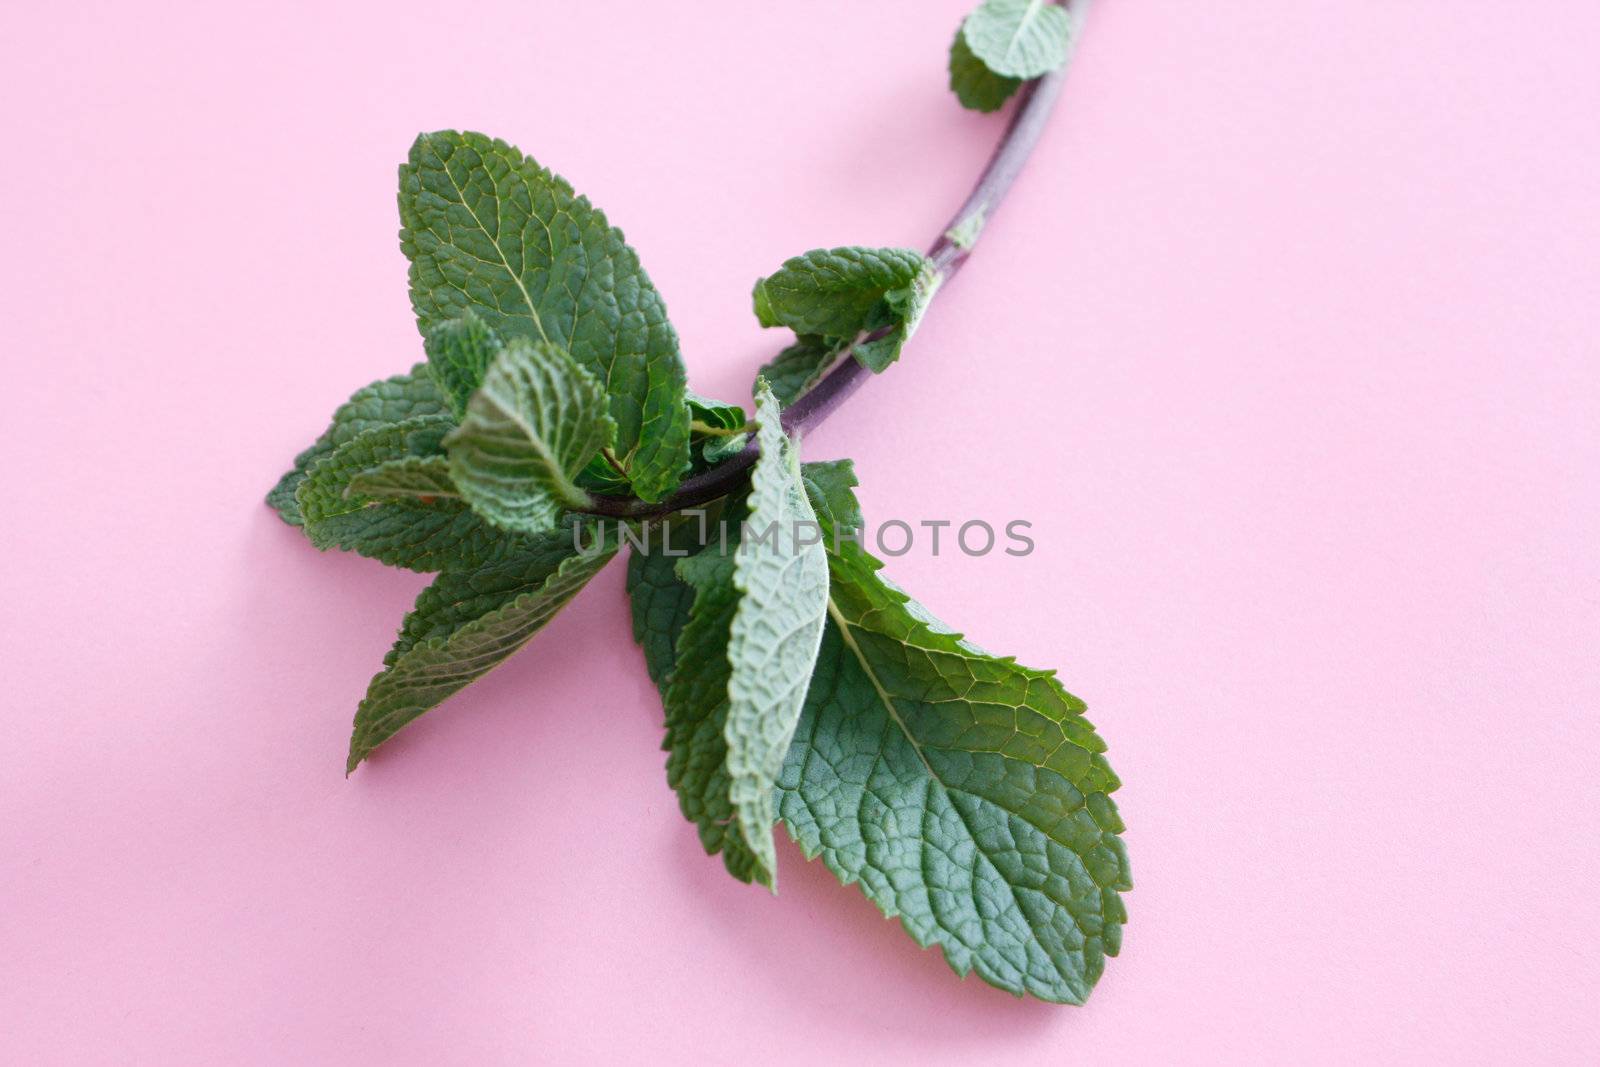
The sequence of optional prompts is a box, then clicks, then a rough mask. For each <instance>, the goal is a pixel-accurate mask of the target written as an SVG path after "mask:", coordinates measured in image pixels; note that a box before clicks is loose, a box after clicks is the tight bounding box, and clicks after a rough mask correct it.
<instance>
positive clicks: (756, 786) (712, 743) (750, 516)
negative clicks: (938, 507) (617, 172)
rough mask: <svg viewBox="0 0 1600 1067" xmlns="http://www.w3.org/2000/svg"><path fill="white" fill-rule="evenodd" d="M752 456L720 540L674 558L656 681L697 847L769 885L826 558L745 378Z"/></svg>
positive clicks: (790, 462) (792, 467)
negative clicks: (743, 491) (678, 610)
mask: <svg viewBox="0 0 1600 1067" xmlns="http://www.w3.org/2000/svg"><path fill="white" fill-rule="evenodd" d="M756 417H757V419H758V421H759V422H760V424H761V426H760V430H759V437H760V442H761V456H760V458H759V459H758V460H757V461H756V467H755V471H754V473H753V474H752V475H751V482H750V492H749V495H748V496H747V497H746V499H745V502H744V505H743V506H744V509H745V511H746V512H747V517H746V518H745V519H744V521H743V523H742V524H741V526H740V530H741V533H740V536H739V537H738V538H737V544H736V546H733V547H732V549H731V551H728V552H724V551H722V550H721V546H720V545H718V546H716V547H712V548H708V549H706V550H705V551H702V552H700V553H699V554H698V555H695V556H692V557H690V558H688V559H685V560H684V561H682V563H680V564H679V568H678V570H679V574H680V576H681V577H683V578H684V579H685V580H686V581H687V582H688V583H689V584H690V585H691V586H693V587H694V590H695V596H694V600H693V605H692V607H691V609H690V612H689V618H688V622H687V624H686V625H685V626H684V627H683V629H682V633H681V637H680V643H679V647H678V652H677V656H678V658H677V669H676V670H675V671H674V672H673V674H672V676H671V680H670V683H669V685H668V687H667V695H666V701H665V703H666V709H667V742H666V744H667V748H668V751H669V752H671V757H670V758H669V760H668V779H669V781H670V782H671V783H672V786H673V788H674V789H676V790H677V791H678V795H679V798H680V802H681V804H682V807H683V811H684V814H685V815H686V816H687V817H688V818H690V819H691V820H693V821H695V822H696V823H697V824H698V825H699V827H700V839H701V842H702V843H703V844H704V845H705V847H706V849H707V851H709V852H718V851H721V852H722V853H723V860H724V863H725V864H726V865H727V867H728V870H729V872H730V873H732V874H733V875H734V877H736V878H739V879H740V880H742V881H751V880H754V881H759V882H761V883H762V884H764V885H767V886H773V885H775V884H776V869H777V858H776V854H775V851H774V848H773V843H772V824H773V821H774V818H775V808H774V800H773V786H774V783H775V781H776V778H777V774H778V772H779V770H780V769H781V768H782V766H783V758H784V753H785V752H787V751H788V748H789V743H790V741H791V740H792V738H793V736H794V728H795V724H796V723H797V722H798V721H799V716H800V709H801V705H802V704H803V702H804V699H805V692H806V686H807V685H808V684H809V681H810V678H811V668H812V664H813V661H814V660H815V658H816V654H817V643H818V641H819V640H820V638H821V633H822V622H823V619H824V617H825V615H826V611H827V597H828V574H827V561H826V558H825V557H824V555H823V552H822V547H821V544H820V537H821V531H820V528H819V527H818V526H817V523H816V515H815V513H814V512H813V511H812V508H811V504H810V502H809V501H808V500H807V498H806V494H805V490H804V488H803V486H802V484H801V481H800V466H799V462H798V459H797V457H796V455H795V453H794V446H793V445H792V444H791V443H790V442H789V440H788V438H787V437H785V436H784V433H783V428H782V426H781V424H780V422H779V418H778V402H777V399H776V398H775V397H774V396H773V395H772V391H771V390H770V389H769V388H768V387H767V386H766V383H765V382H764V381H760V380H758V381H757V392H756Z"/></svg>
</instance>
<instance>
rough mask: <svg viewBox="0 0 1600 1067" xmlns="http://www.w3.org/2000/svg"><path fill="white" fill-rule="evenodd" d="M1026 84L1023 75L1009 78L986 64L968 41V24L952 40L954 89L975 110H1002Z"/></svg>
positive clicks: (951, 77)
mask: <svg viewBox="0 0 1600 1067" xmlns="http://www.w3.org/2000/svg"><path fill="white" fill-rule="evenodd" d="M1021 87H1022V79H1021V78H1007V77H1005V76H1004V75H1000V74H996V73H995V72H994V71H992V70H990V69H989V68H988V67H987V66H985V65H984V62H983V60H981V59H979V58H978V57H977V55H975V54H974V53H973V51H972V46H971V45H969V44H967V34H966V25H965V24H963V25H962V27H961V28H960V29H958V30H956V39H955V40H954V41H952V42H951V43H950V91H951V92H953V93H955V94H956V99H957V100H960V101H961V106H962V107H966V108H971V109H972V110H973V111H985V112H987V111H999V110H1000V108H1001V107H1002V106H1003V105H1004V104H1005V102H1006V101H1007V100H1009V99H1011V95H1012V94H1013V93H1015V92H1016V91H1017V90H1018V89H1020V88H1021Z"/></svg>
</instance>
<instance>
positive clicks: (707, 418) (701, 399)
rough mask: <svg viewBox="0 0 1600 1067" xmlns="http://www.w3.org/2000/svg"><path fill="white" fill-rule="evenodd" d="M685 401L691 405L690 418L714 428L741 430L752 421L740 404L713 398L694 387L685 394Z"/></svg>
mask: <svg viewBox="0 0 1600 1067" xmlns="http://www.w3.org/2000/svg"><path fill="white" fill-rule="evenodd" d="M684 402H685V403H687V404H688V405H689V418H690V419H691V420H693V422H698V423H700V424H701V425H702V426H705V427H709V428H711V429H714V430H741V429H743V428H744V426H745V424H746V423H747V422H749V421H750V420H749V418H748V417H746V415H745V413H744V408H742V407H740V406H739V405H738V404H729V403H726V402H724V401H721V400H712V399H711V398H710V397H708V396H701V395H700V394H699V393H697V392H695V391H694V390H693V389H691V390H689V392H688V393H686V394H685V396H684Z"/></svg>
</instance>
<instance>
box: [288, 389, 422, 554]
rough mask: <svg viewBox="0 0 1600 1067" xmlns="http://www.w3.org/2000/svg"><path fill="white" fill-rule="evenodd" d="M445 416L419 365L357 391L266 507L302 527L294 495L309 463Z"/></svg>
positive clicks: (301, 456)
mask: <svg viewBox="0 0 1600 1067" xmlns="http://www.w3.org/2000/svg"><path fill="white" fill-rule="evenodd" d="M448 410H449V408H448V407H447V405H446V403H445V399H444V396H443V394H442V393H441V392H440V391H439V387H438V386H437V385H436V384H435V383H434V380H433V377H432V375H430V374H429V373H428V367H427V365H426V364H423V363H419V364H417V365H416V366H415V367H412V368H411V371H410V373H409V374H397V375H395V376H394V377H393V378H385V379H384V380H383V381H381V382H373V383H372V384H371V385H369V386H366V387H365V388H363V389H358V390H356V392H355V393H354V394H353V395H352V396H351V397H350V399H349V400H347V401H345V402H344V403H343V404H342V405H340V407H339V409H338V410H337V411H335V412H334V413H333V421H332V423H331V424H330V425H329V426H328V428H327V429H326V430H324V431H323V432H322V436H321V437H318V438H317V440H316V442H315V443H314V444H312V445H311V447H309V448H307V449H306V450H305V451H303V452H301V453H300V454H299V455H298V456H296V457H295V458H294V466H293V467H292V468H291V469H290V470H289V472H288V473H286V474H285V475H284V476H283V477H282V478H279V479H278V484H277V485H275V486H273V488H272V491H271V492H270V493H268V494H267V503H268V504H269V505H271V507H272V509H273V510H274V511H276V512H277V513H278V516H279V517H280V518H282V519H283V521H284V522H286V523H288V524H289V525H290V526H299V525H301V524H302V522H303V521H304V520H303V519H302V517H301V515H300V505H299V503H298V502H297V501H296V500H295V493H296V492H297V491H298V490H299V488H300V483H301V482H302V481H303V480H305V476H306V472H307V471H308V470H310V469H311V465H312V464H313V463H315V462H316V461H317V460H319V459H321V458H322V457H323V456H326V455H327V454H328V453H330V452H332V451H333V450H334V449H336V448H338V447H339V446H340V445H342V444H344V443H345V442H346V441H348V440H350V439H351V438H352V437H355V436H356V435H357V434H359V433H363V432H365V431H367V430H370V429H373V428H374V427H377V426H385V425H388V424H389V423H394V422H400V421H402V420H404V419H409V418H412V417H414V416H418V415H440V414H444V413H445V412H447V411H448Z"/></svg>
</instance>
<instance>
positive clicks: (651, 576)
mask: <svg viewBox="0 0 1600 1067" xmlns="http://www.w3.org/2000/svg"><path fill="white" fill-rule="evenodd" d="M721 516H722V508H721V506H720V505H717V504H712V505H708V506H707V507H706V508H704V509H698V510H696V511H693V512H682V513H679V514H678V515H674V516H672V517H670V518H668V519H666V520H663V521H661V522H657V523H647V524H645V526H644V530H645V531H646V533H647V535H648V536H647V537H646V539H645V541H644V543H643V545H642V546H640V545H635V546H634V549H633V551H632V552H630V553H629V554H628V599H629V602H630V604H631V606H632V610H633V639H634V640H635V641H637V642H638V643H639V647H640V648H642V649H643V650H644V661H645V667H646V668H647V669H648V670H649V672H650V680H651V681H652V682H654V683H655V684H656V688H657V689H659V690H661V695H662V697H663V698H665V697H666V695H667V680H668V679H669V678H670V677H671V675H672V668H673V666H674V664H675V663H676V662H677V652H676V649H677V647H678V637H679V635H680V634H681V633H682V631H683V627H684V624H685V623H687V622H688V621H689V608H690V606H691V605H692V604H693V603H694V588H693V587H692V586H690V585H689V584H688V583H687V582H685V581H684V580H683V579H682V578H680V577H678V570H677V566H678V563H679V561H681V560H683V559H686V558H687V557H689V556H691V555H693V554H695V553H696V552H699V551H700V550H701V549H702V548H704V547H705V546H706V544H707V540H708V538H710V539H715V538H716V537H717V525H716V524H717V523H718V521H719V520H720V519H721Z"/></svg>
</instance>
